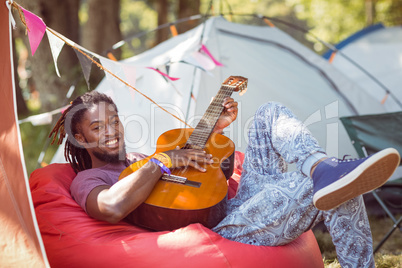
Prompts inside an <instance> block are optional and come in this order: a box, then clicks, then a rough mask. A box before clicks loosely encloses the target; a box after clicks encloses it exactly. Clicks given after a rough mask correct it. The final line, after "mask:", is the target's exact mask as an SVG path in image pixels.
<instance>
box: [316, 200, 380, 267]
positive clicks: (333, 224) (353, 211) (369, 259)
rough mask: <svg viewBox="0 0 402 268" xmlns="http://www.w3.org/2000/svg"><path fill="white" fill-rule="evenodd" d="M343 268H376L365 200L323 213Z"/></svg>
mask: <svg viewBox="0 0 402 268" xmlns="http://www.w3.org/2000/svg"><path fill="white" fill-rule="evenodd" d="M318 219H319V220H321V219H323V220H324V223H325V225H326V226H327V230H328V231H329V233H330V234H331V237H332V242H333V243H334V245H335V248H336V253H337V256H338V261H339V263H340V264H341V266H342V267H374V256H373V239H372V236H371V230H370V224H369V221H368V218H367V213H366V207H365V205H364V201H363V197H362V196H358V197H356V198H354V199H352V200H349V201H347V202H346V203H343V204H342V205H340V206H339V207H337V208H335V209H331V210H328V211H321V212H320V214H319V217H318Z"/></svg>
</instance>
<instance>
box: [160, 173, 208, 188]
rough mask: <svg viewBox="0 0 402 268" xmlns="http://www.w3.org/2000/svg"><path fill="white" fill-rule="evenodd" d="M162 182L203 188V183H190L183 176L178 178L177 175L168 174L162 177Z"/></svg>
mask: <svg viewBox="0 0 402 268" xmlns="http://www.w3.org/2000/svg"><path fill="white" fill-rule="evenodd" d="M161 180H163V181H167V182H173V183H178V184H183V185H187V186H191V187H195V188H200V187H201V182H198V181H190V180H188V179H187V178H185V177H182V176H177V175H173V174H171V175H168V174H166V173H165V174H163V175H162V177H161Z"/></svg>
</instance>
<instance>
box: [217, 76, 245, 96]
mask: <svg viewBox="0 0 402 268" xmlns="http://www.w3.org/2000/svg"><path fill="white" fill-rule="evenodd" d="M247 82H248V79H247V78H245V77H242V76H233V75H232V76H229V77H228V78H227V79H226V80H225V82H223V83H222V85H223V86H229V87H232V88H233V91H239V90H240V93H239V94H240V95H243V94H244V93H246V91H247Z"/></svg>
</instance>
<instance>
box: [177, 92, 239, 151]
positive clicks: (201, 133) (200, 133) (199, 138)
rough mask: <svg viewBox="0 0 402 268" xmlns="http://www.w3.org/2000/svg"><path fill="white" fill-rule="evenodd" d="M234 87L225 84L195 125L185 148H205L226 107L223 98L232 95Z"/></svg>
mask: <svg viewBox="0 0 402 268" xmlns="http://www.w3.org/2000/svg"><path fill="white" fill-rule="evenodd" d="M233 90H234V87H232V86H227V85H223V86H222V87H221V88H220V89H219V91H218V94H217V95H216V96H215V98H214V99H213V100H212V102H211V104H210V105H209V106H208V109H207V111H206V112H205V114H204V115H203V117H202V118H201V120H200V122H199V123H198V124H197V126H196V127H195V129H194V131H193V133H192V134H191V136H190V137H189V139H188V140H187V143H186V144H185V145H184V147H183V148H184V149H203V148H204V147H205V144H206V143H207V141H208V139H209V136H210V135H211V133H212V131H213V129H214V127H215V124H216V122H217V121H218V118H219V116H220V115H221V113H222V111H223V109H224V107H223V106H222V103H223V100H224V99H225V98H226V97H229V96H230V95H232V93H233Z"/></svg>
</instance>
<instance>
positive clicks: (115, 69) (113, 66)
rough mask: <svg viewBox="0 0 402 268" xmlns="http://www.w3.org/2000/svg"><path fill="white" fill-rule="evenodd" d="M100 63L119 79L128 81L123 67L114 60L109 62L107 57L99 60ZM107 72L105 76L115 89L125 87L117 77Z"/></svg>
mask: <svg viewBox="0 0 402 268" xmlns="http://www.w3.org/2000/svg"><path fill="white" fill-rule="evenodd" d="M99 61H100V63H101V64H102V66H103V67H104V68H105V69H106V70H108V71H110V72H111V73H113V74H114V75H116V76H117V77H119V78H120V79H121V80H123V81H126V74H125V72H124V69H123V66H122V64H121V63H119V62H117V61H114V60H109V59H107V58H105V57H100V58H99ZM106 70H105V76H106V79H107V80H108V82H110V83H112V84H113V86H114V87H116V88H117V87H123V86H124V84H123V83H121V82H120V81H119V80H118V79H117V78H116V77H115V76H113V75H112V74H110V73H109V72H108V71H106Z"/></svg>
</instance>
